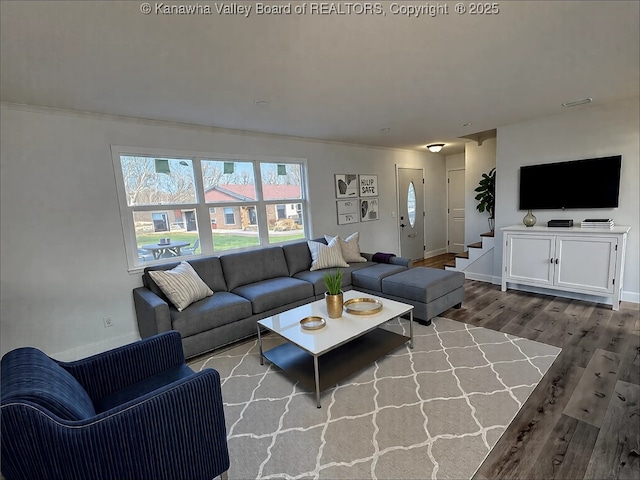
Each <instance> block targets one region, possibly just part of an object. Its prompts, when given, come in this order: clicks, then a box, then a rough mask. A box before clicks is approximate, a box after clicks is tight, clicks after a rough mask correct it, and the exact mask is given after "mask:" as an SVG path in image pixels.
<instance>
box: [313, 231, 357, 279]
mask: <svg viewBox="0 0 640 480" xmlns="http://www.w3.org/2000/svg"><path fill="white" fill-rule="evenodd" d="M307 245H309V250H310V251H311V258H312V259H313V261H312V262H311V268H310V269H309V270H310V271H312V272H313V271H314V270H321V269H323V268H335V267H345V268H346V267H348V266H349V264H348V263H347V262H345V260H344V258H342V250H341V249H340V244H339V243H338V239H337V238H334V239H333V240H332V241H330V242H329V245H325V244H324V243H320V242H314V241H311V240H307Z"/></svg>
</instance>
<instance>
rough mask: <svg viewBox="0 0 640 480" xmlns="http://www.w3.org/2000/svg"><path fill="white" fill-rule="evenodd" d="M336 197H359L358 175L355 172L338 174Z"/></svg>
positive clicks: (336, 176)
mask: <svg viewBox="0 0 640 480" xmlns="http://www.w3.org/2000/svg"><path fill="white" fill-rule="evenodd" d="M334 177H335V184H336V198H357V197H358V176H357V175H355V174H353V175H349V174H336V175H334Z"/></svg>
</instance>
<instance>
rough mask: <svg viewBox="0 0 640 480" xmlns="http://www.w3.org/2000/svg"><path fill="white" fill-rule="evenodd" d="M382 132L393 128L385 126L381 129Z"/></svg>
mask: <svg viewBox="0 0 640 480" xmlns="http://www.w3.org/2000/svg"><path fill="white" fill-rule="evenodd" d="M380 131H381V132H390V131H391V129H390V128H389V127H383V128H381V129H380Z"/></svg>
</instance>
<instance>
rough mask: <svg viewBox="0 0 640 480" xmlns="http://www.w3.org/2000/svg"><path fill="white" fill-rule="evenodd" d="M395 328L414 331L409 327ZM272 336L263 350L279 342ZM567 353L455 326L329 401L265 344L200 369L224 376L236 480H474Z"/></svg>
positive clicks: (422, 332) (380, 365)
mask: <svg viewBox="0 0 640 480" xmlns="http://www.w3.org/2000/svg"><path fill="white" fill-rule="evenodd" d="M385 328H389V329H390V330H393V331H396V332H402V333H405V334H406V332H405V331H408V321H406V320H394V321H392V322H390V323H389V324H387V325H386V327H385ZM280 342H281V340H280V339H279V338H278V337H276V336H275V335H267V336H265V337H263V347H264V349H265V350H267V349H269V348H271V347H272V346H275V345H277V344H278V343H280ZM559 353H560V349H559V348H557V347H553V346H550V345H545V344H542V343H538V342H534V341H531V340H526V339H523V338H519V337H515V336H513V335H507V334H503V333H500V332H496V331H493V330H487V329H485V328H480V327H473V326H470V325H466V324H464V323H460V322H455V321H453V320H448V319H446V318H436V319H435V320H434V321H433V322H432V325H430V326H428V327H427V326H424V325H421V324H418V323H415V322H414V348H413V349H410V348H408V345H406V346H403V347H400V348H398V349H397V350H395V351H394V352H392V353H391V354H389V355H387V356H385V357H383V358H381V359H380V360H378V361H377V362H376V363H375V364H372V365H371V366H370V367H368V368H367V369H365V370H363V371H361V372H360V373H359V374H356V375H355V376H353V377H351V378H349V379H347V380H345V381H343V382H342V383H340V384H339V385H337V386H335V387H333V388H331V389H329V390H327V391H325V392H324V393H323V394H322V397H321V401H322V408H320V409H318V408H316V402H315V394H314V393H312V392H309V391H308V390H306V389H305V388H304V387H302V386H301V385H298V384H296V383H295V382H294V381H292V380H291V379H290V378H289V377H287V376H286V374H284V373H283V372H282V371H281V370H279V369H278V368H277V367H275V366H273V365H271V364H270V363H269V361H267V360H265V364H264V365H260V360H259V350H258V345H257V341H255V340H254V341H250V342H248V343H245V344H241V345H238V346H235V347H233V348H231V349H229V350H227V351H224V352H221V353H218V354H216V355H213V356H211V357H209V358H201V359H199V360H198V361H197V362H193V363H191V366H192V368H194V369H196V370H199V369H201V368H207V367H211V368H215V369H216V370H218V371H219V372H220V374H221V376H222V392H223V397H224V403H225V416H226V422H227V432H228V438H229V450H230V455H231V468H230V470H229V478H231V479H249V478H262V479H268V478H289V479H302V478H304V479H307V478H326V479H338V478H345V479H347V478H348V479H366V478H372V479H411V478H415V479H429V478H431V479H464V478H471V477H472V476H473V474H474V473H475V472H476V470H477V469H478V467H479V466H480V465H481V464H482V462H483V461H484V459H485V458H486V456H487V455H488V453H489V451H490V450H491V448H492V447H493V446H494V445H495V444H496V442H497V441H498V439H499V438H500V436H501V435H502V433H503V432H504V431H505V429H506V428H507V426H508V425H509V423H510V422H511V420H512V419H513V418H514V417H515V415H516V413H517V412H518V410H519V409H520V408H521V407H522V405H523V404H524V402H525V401H526V399H527V398H528V397H529V395H530V394H531V392H532V391H533V389H534V388H535V387H536V385H537V384H538V383H539V382H540V380H541V378H542V377H543V376H544V374H545V373H546V371H547V370H548V369H549V367H550V366H551V364H552V363H553V361H554V360H555V358H556V357H557V355H558V354H559Z"/></svg>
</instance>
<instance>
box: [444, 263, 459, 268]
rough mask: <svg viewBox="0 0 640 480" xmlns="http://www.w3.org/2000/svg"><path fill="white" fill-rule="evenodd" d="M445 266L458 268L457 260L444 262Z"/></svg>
mask: <svg viewBox="0 0 640 480" xmlns="http://www.w3.org/2000/svg"><path fill="white" fill-rule="evenodd" d="M444 266H445V267H451V268H456V262H447V263H445V264H444Z"/></svg>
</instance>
